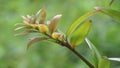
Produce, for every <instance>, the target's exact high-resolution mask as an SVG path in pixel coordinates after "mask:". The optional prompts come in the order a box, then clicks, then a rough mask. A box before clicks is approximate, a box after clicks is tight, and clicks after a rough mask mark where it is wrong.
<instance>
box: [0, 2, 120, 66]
mask: <svg viewBox="0 0 120 68" xmlns="http://www.w3.org/2000/svg"><path fill="white" fill-rule="evenodd" d="M109 2H110V0H0V68H88V67H87V66H84V65H85V64H84V63H83V62H82V61H81V60H80V59H79V58H78V57H77V56H76V55H74V54H73V53H72V52H71V51H69V50H68V49H67V48H64V47H61V46H59V45H57V44H55V43H51V42H48V41H43V42H39V43H36V44H34V45H33V46H31V47H30V49H29V50H26V44H27V43H28V41H29V40H28V39H29V38H30V37H32V36H34V35H33V34H30V35H26V36H18V37H15V36H14V34H16V33H17V32H15V31H14V28H15V26H14V25H15V24H16V23H22V18H21V16H22V15H27V14H30V15H32V14H35V13H36V12H37V11H38V10H39V9H40V8H42V6H45V7H46V10H47V19H48V20H50V19H51V18H52V17H53V16H54V15H56V14H62V15H63V16H62V18H61V20H60V22H59V25H58V28H59V29H60V30H61V31H62V32H64V33H65V32H66V30H67V28H68V27H69V26H70V25H71V24H72V23H73V22H74V21H75V20H76V19H77V18H79V17H80V16H82V15H83V14H85V13H87V12H90V11H91V10H93V9H94V7H95V6H101V7H107V8H112V9H115V10H119V11H120V6H119V5H120V1H119V0H115V1H114V3H113V4H112V5H111V6H109V5H108V3H109ZM89 19H92V20H93V25H92V28H91V30H90V33H89V35H88V38H89V39H90V40H91V41H92V42H93V44H94V45H95V46H96V47H97V48H98V50H99V51H100V53H101V55H103V56H107V57H120V24H119V22H118V21H115V20H114V19H112V18H111V17H109V16H107V15H104V14H102V13H99V14H96V15H94V16H92V17H90V18H89ZM77 50H78V51H79V52H80V53H82V54H83V55H84V56H85V57H86V58H87V59H88V60H90V58H91V57H89V52H88V51H89V48H88V46H87V44H86V43H85V42H84V43H83V44H82V45H81V46H77ZM111 66H112V67H113V68H120V63H119V62H111Z"/></svg>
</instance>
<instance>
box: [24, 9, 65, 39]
mask: <svg viewBox="0 0 120 68" xmlns="http://www.w3.org/2000/svg"><path fill="white" fill-rule="evenodd" d="M39 14H41V18H40V20H38V17H39ZM61 16H62V15H61V14H58V15H56V16H54V17H53V18H52V20H51V21H49V23H45V22H46V20H45V19H46V9H45V8H44V7H43V8H42V9H41V10H39V11H38V12H37V13H36V14H35V15H33V16H32V15H31V16H30V15H27V16H22V18H23V22H24V26H27V27H31V28H32V29H35V30H36V31H38V32H40V33H43V34H45V35H47V36H48V37H49V38H52V39H55V40H60V41H63V40H64V34H62V33H60V32H58V30H57V24H58V22H59V20H60V18H61Z"/></svg>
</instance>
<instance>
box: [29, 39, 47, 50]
mask: <svg viewBox="0 0 120 68" xmlns="http://www.w3.org/2000/svg"><path fill="white" fill-rule="evenodd" d="M47 39H48V38H46V37H35V38H32V39H30V42H29V43H28V44H27V49H28V48H29V47H30V46H31V45H32V44H34V43H36V42H39V41H42V40H47Z"/></svg>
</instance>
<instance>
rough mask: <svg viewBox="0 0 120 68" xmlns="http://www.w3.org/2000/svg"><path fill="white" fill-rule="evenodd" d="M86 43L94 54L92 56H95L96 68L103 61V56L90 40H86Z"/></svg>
mask: <svg viewBox="0 0 120 68" xmlns="http://www.w3.org/2000/svg"><path fill="white" fill-rule="evenodd" d="M85 41H86V43H87V44H88V46H89V48H90V50H91V52H92V56H93V60H92V61H93V62H94V64H95V66H96V67H98V63H99V61H100V59H101V55H100V53H99V51H98V50H97V48H96V47H95V46H94V45H93V44H92V42H91V41H90V40H89V39H87V38H86V39H85Z"/></svg>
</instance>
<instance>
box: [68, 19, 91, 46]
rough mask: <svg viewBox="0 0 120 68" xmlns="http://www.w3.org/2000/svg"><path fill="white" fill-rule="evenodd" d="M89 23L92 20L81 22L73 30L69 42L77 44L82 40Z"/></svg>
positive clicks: (87, 30)
mask: <svg viewBox="0 0 120 68" xmlns="http://www.w3.org/2000/svg"><path fill="white" fill-rule="evenodd" d="M91 23H92V21H91V20H89V21H87V22H85V23H83V24H82V25H81V26H80V27H79V28H78V29H77V30H76V31H74V32H73V34H72V35H71V38H70V42H71V44H72V45H73V46H77V45H78V44H81V43H82V42H83V41H84V39H85V37H86V35H87V34H88V32H89V30H90V27H91Z"/></svg>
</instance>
